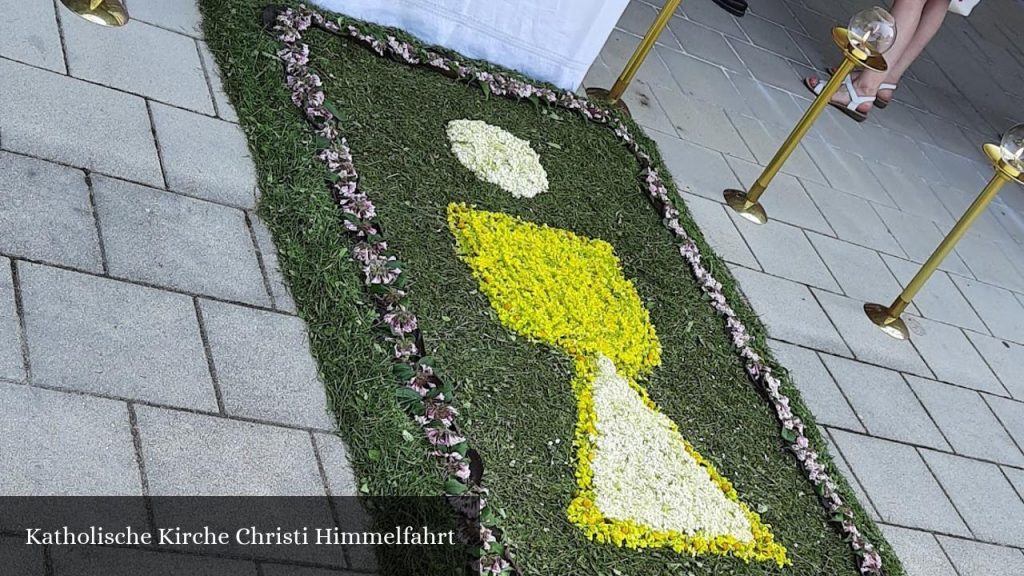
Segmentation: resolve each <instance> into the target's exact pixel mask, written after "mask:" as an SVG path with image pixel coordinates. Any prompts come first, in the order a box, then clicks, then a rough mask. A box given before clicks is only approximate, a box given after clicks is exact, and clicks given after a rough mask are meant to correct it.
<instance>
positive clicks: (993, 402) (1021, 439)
mask: <svg viewBox="0 0 1024 576" xmlns="http://www.w3.org/2000/svg"><path fill="white" fill-rule="evenodd" d="M983 397H984V398H985V402H986V403H987V404H988V405H989V407H991V408H992V411H993V412H995V414H996V416H998V417H999V421H1000V422H1002V423H1003V427H1005V428H1006V430H1007V431H1008V432H1009V433H1010V436H1012V437H1013V439H1014V441H1015V442H1016V443H1017V446H1018V447H1020V446H1021V445H1024V403H1022V402H1020V401H1017V400H1010V399H1008V398H1002V397H999V396H992V395H990V394H985V395H983ZM1000 432H1001V431H997V434H996V435H997V436H1000V435H1001V434H1000ZM990 460H995V458H990ZM1007 463H1008V464H1015V463H1014V462H1007Z"/></svg>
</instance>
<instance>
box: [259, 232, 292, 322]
mask: <svg viewBox="0 0 1024 576" xmlns="http://www.w3.org/2000/svg"><path fill="white" fill-rule="evenodd" d="M249 223H250V224H251V225H252V232H253V236H254V237H255V238H256V248H257V249H259V251H260V255H261V256H262V257H263V268H264V269H265V270H266V272H267V280H268V281H269V283H270V295H271V296H273V299H274V308H276V309H278V310H281V311H283V312H288V313H289V314H295V312H296V309H295V301H294V300H292V295H291V292H290V291H289V290H288V283H287V281H286V280H285V278H284V274H283V273H282V272H281V263H280V261H279V260H278V256H277V247H276V246H274V238H273V236H272V235H271V234H270V230H269V229H268V228H267V225H266V224H264V223H263V220H261V219H260V217H259V216H257V215H256V214H249Z"/></svg>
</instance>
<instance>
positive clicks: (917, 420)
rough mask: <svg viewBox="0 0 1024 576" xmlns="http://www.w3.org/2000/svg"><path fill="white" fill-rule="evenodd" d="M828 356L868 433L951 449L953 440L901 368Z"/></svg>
mask: <svg viewBox="0 0 1024 576" xmlns="http://www.w3.org/2000/svg"><path fill="white" fill-rule="evenodd" d="M824 360H825V365H826V366H828V369H829V371H830V372H831V373H832V375H833V376H834V377H835V379H836V382H837V383H838V384H839V387H840V388H842V390H843V392H844V393H845V394H846V397H847V398H848V399H849V400H850V404H851V405H852V406H853V409H854V411H855V412H856V413H857V415H858V416H859V417H860V419H861V420H862V421H863V422H864V426H866V427H867V431H868V433H870V434H872V435H874V436H881V437H884V438H889V439H892V440H897V441H900V442H907V443H910V444H919V445H922V446H931V447H933V448H939V449H943V450H948V449H949V444H947V443H946V440H945V439H944V438H943V437H942V434H941V433H940V432H939V429H938V428H936V427H935V423H934V422H932V419H931V418H929V417H928V413H927V412H926V411H925V409H924V407H923V406H921V403H920V402H918V400H917V398H916V397H915V396H914V392H913V391H912V390H911V389H910V387H909V386H908V385H907V383H906V381H905V380H904V379H903V376H902V375H900V373H899V372H894V371H892V370H886V369H885V368H879V367H877V366H870V365H868V364H862V363H860V362H855V361H853V360H847V359H845V358H839V357H836V356H824Z"/></svg>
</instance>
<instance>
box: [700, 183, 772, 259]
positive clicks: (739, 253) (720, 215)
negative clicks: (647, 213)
mask: <svg viewBox="0 0 1024 576" xmlns="http://www.w3.org/2000/svg"><path fill="white" fill-rule="evenodd" d="M682 197H683V201H684V202H685V203H686V208H687V210H689V211H690V215H691V216H693V219H694V220H695V221H696V222H697V225H698V226H700V229H701V232H703V233H704V238H705V239H707V241H708V243H710V244H711V247H712V248H713V249H714V250H715V253H716V254H718V255H719V256H721V257H722V258H725V259H726V260H727V261H729V262H734V263H736V264H739V265H741V266H745V267H747V268H753V269H756V270H760V269H761V266H760V265H759V264H758V263H757V260H756V259H755V258H754V255H753V253H751V252H750V248H748V247H747V244H746V242H744V240H743V237H742V236H741V235H740V233H739V231H738V230H737V229H736V225H735V224H734V223H733V221H732V219H731V218H730V217H729V215H728V214H726V212H725V211H726V210H728V208H726V207H725V206H724V205H723V204H720V203H718V202H714V201H712V200H708V199H706V198H701V197H700V196H695V195H693V194H683V195H682Z"/></svg>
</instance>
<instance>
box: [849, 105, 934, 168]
mask: <svg viewBox="0 0 1024 576" xmlns="http://www.w3.org/2000/svg"><path fill="white" fill-rule="evenodd" d="M837 113H839V112H838V111H837ZM868 141H870V142H871V144H872V145H871V146H864V147H863V148H861V149H860V150H859V151H860V152H862V154H861V156H863V157H864V158H865V159H870V160H874V161H875V162H880V163H882V164H889V165H892V166H896V167H898V168H901V169H903V170H906V171H907V172H908V173H910V174H916V175H919V176H925V179H926V180H927V181H928V183H929V184H931V183H932V182H934V181H936V180H939V178H938V177H936V176H935V165H934V164H933V163H932V160H931V159H930V158H929V157H928V156H927V155H925V153H924V151H922V150H921V146H919V145H918V141H917V140H915V139H913V138H910V137H908V136H906V135H905V134H902V133H900V132H897V131H895V130H889V129H887V128H883V127H879V128H876V129H875V130H872V131H871V134H870V135H869V136H868Z"/></svg>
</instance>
